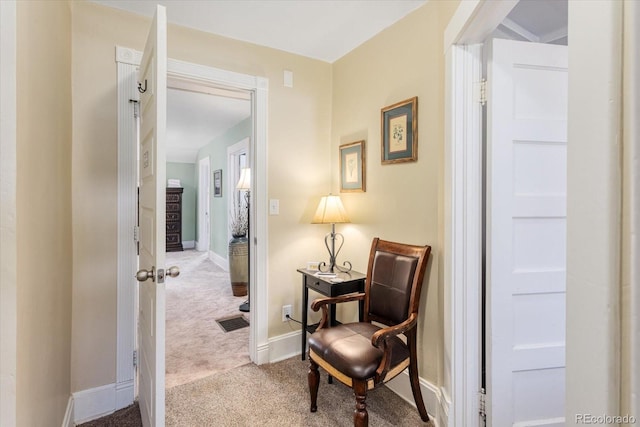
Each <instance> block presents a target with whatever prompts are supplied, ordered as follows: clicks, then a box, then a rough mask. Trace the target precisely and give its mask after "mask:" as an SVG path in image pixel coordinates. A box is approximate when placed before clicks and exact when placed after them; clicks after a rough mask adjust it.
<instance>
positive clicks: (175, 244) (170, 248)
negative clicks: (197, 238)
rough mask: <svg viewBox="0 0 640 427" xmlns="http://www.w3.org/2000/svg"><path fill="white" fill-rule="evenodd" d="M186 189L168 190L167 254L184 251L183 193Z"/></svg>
mask: <svg viewBox="0 0 640 427" xmlns="http://www.w3.org/2000/svg"><path fill="white" fill-rule="evenodd" d="M183 191H184V188H177V187H176V188H167V252H177V251H181V250H183V249H182V192H183Z"/></svg>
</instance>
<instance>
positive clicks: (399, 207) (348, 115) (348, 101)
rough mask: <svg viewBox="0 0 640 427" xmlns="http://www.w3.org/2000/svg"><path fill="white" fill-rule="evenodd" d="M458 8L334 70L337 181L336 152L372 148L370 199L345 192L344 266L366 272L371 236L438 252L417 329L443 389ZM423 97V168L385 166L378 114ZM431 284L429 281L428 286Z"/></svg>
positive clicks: (397, 32) (412, 22)
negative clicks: (451, 38) (450, 88)
mask: <svg viewBox="0 0 640 427" xmlns="http://www.w3.org/2000/svg"><path fill="white" fill-rule="evenodd" d="M456 6H457V2H429V3H427V4H426V5H425V6H424V7H422V8H420V9H418V10H417V11H415V12H414V13H412V14H410V15H409V16H407V17H406V18H405V19H403V20H402V21H400V22H399V23H397V24H396V25H393V26H392V27H390V28H388V29H387V30H385V31H383V32H382V33H380V34H378V35H377V36H376V37H374V38H373V39H371V40H369V41H367V42H366V43H365V44H363V45H362V46H360V47H358V48H357V49H355V50H354V51H352V52H351V53H349V54H347V55H346V56H345V57H343V58H341V59H340V60H338V61H336V62H335V63H334V70H333V94H334V96H333V116H332V117H333V119H332V135H331V136H332V138H331V141H332V148H331V164H332V168H331V172H332V174H331V176H332V190H333V192H334V193H338V192H339V190H340V171H339V156H338V152H339V150H338V147H339V145H340V144H345V143H349V142H354V141H358V140H362V139H364V140H365V141H366V181H367V182H366V184H367V185H366V187H367V191H366V192H365V193H343V194H342V195H341V198H342V200H343V203H344V205H345V209H346V210H347V212H348V213H349V215H350V217H351V221H352V224H349V225H348V226H342V225H341V226H339V228H340V231H342V232H343V233H344V235H345V239H346V243H345V246H344V248H343V252H342V253H341V256H340V259H339V260H338V261H341V260H350V261H351V262H352V263H353V265H354V268H355V269H356V270H359V271H365V270H366V264H367V258H368V255H369V247H370V245H371V239H372V238H373V237H376V236H378V237H380V238H382V239H387V240H395V241H399V242H405V243H413V244H428V245H430V246H431V247H432V256H431V261H430V263H429V265H428V271H427V277H428V291H427V290H426V288H425V290H426V292H423V295H422V303H421V304H422V306H421V316H420V322H419V355H420V358H421V363H420V375H421V376H422V377H424V378H426V379H427V380H429V381H431V382H434V383H436V384H438V382H439V378H441V374H439V371H440V369H439V365H440V364H441V360H442V357H443V356H442V343H441V341H442V338H441V335H442V333H441V331H442V327H443V320H442V313H441V307H440V305H441V304H440V299H441V295H442V286H443V284H442V280H441V276H442V275H441V274H440V273H439V270H440V269H441V268H442V267H441V259H440V258H441V256H442V254H441V247H442V236H441V235H442V233H441V230H440V229H441V218H440V217H441V215H442V203H443V198H442V185H443V184H442V181H443V156H444V112H443V106H444V55H443V51H442V45H443V31H444V28H445V26H446V24H447V23H448V22H449V19H450V17H451V15H452V14H453V12H454V10H455V7H456ZM413 96H417V97H418V161H417V162H414V163H401V164H390V165H382V164H381V160H380V157H381V154H380V153H381V150H380V144H381V142H380V138H381V136H380V109H381V108H383V107H385V106H388V105H391V104H394V103H396V102H399V101H402V100H405V99H408V98H411V97H413ZM425 284H427V282H425Z"/></svg>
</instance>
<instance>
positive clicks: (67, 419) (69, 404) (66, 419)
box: [62, 396, 76, 427]
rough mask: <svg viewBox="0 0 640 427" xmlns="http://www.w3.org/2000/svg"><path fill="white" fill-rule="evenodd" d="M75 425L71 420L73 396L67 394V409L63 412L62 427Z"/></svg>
mask: <svg viewBox="0 0 640 427" xmlns="http://www.w3.org/2000/svg"><path fill="white" fill-rule="evenodd" d="M75 425H76V424H75V423H74V421H73V396H69V402H67V410H66V411H65V412H64V419H63V420H62V427H74V426H75Z"/></svg>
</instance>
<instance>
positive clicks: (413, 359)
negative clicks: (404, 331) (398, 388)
mask: <svg viewBox="0 0 640 427" xmlns="http://www.w3.org/2000/svg"><path fill="white" fill-rule="evenodd" d="M412 331H413V333H409V336H408V337H407V341H408V344H409V351H410V353H411V356H410V359H409V380H410V381H411V391H412V392H413V400H415V402H416V407H417V408H418V412H419V413H420V418H422V421H424V422H425V423H426V422H428V421H429V414H428V413H427V408H425V406H424V400H423V399H422V392H421V391H420V380H419V376H418V357H417V354H416V353H417V352H416V333H415V331H416V330H415V328H414V329H413V330H412Z"/></svg>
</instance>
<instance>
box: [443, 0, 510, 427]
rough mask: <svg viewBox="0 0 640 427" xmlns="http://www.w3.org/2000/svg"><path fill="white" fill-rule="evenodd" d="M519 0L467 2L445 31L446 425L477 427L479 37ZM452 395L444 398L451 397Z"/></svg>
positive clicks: (480, 190) (480, 243)
mask: <svg viewBox="0 0 640 427" xmlns="http://www.w3.org/2000/svg"><path fill="white" fill-rule="evenodd" d="M517 3H518V1H517V0H495V1H482V0H469V1H463V2H461V3H460V5H459V6H458V9H457V10H456V12H455V14H454V16H453V17H452V19H451V21H450V22H449V25H448V26H447V28H446V30H445V35H444V52H445V67H446V68H445V185H444V205H445V206H444V209H445V214H444V216H445V225H444V232H445V240H444V251H445V256H444V319H445V320H444V354H445V360H444V366H445V372H444V376H445V378H444V384H443V388H442V394H441V395H442V396H445V398H443V400H442V401H443V402H446V403H447V404H446V408H447V413H448V416H447V417H446V418H447V419H446V421H447V424H446V425H448V426H470V427H474V426H478V425H479V422H480V419H479V416H478V392H479V391H480V373H481V371H480V370H481V367H480V363H481V359H480V358H481V349H480V336H481V335H480V334H481V331H480V325H481V303H482V300H481V281H482V263H481V260H482V258H481V256H482V246H483V240H482V239H483V236H482V221H483V212H482V197H483V188H482V180H483V170H482V139H481V135H482V109H481V105H480V103H479V102H478V101H479V96H478V94H479V87H480V86H479V84H478V83H479V82H480V80H481V78H482V47H481V44H482V43H483V41H484V39H485V38H486V37H487V36H488V35H489V34H491V32H493V30H494V29H495V28H496V27H497V26H498V25H499V24H500V22H502V21H503V20H504V18H505V17H506V16H507V15H508V14H509V12H510V11H511V10H512V9H513V7H515V5H516V4H517ZM449 393H450V394H449Z"/></svg>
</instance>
